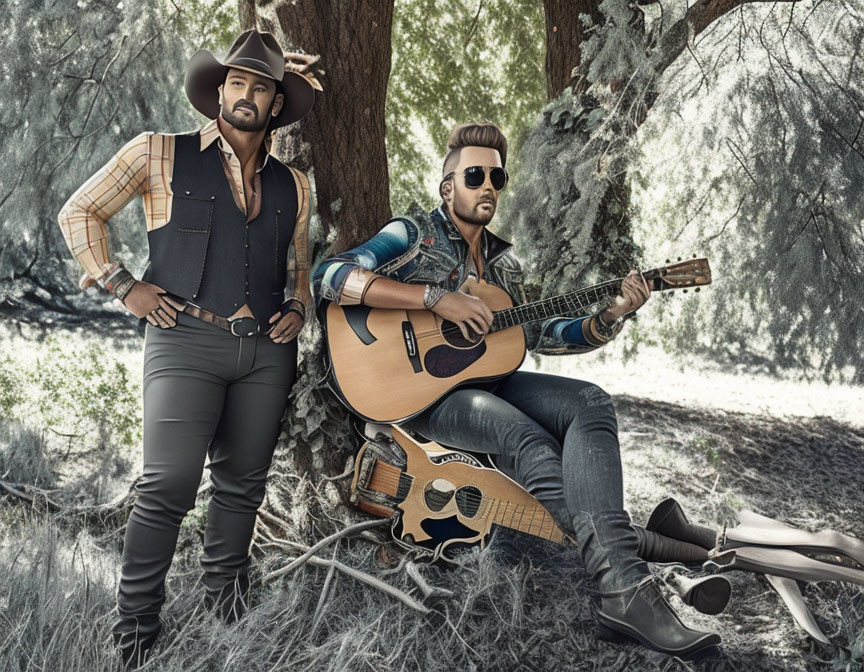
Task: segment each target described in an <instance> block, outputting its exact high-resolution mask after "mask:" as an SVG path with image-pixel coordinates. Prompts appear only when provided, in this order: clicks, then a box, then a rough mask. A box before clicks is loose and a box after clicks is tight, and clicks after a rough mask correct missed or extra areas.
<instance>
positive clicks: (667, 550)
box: [633, 525, 708, 563]
mask: <svg viewBox="0 0 864 672" xmlns="http://www.w3.org/2000/svg"><path fill="white" fill-rule="evenodd" d="M633 531H634V532H636V536H637V537H638V538H639V546H638V548H637V549H636V554H637V555H638V556H639V557H640V558H642V559H643V560H647V561H648V562H681V563H697V562H698V563H702V562H705V561H706V560H707V559H708V551H707V550H705V549H704V548H702V547H701V546H697V545H696V544H691V543H690V542H687V541H680V540H679V539H673V538H672V537H667V536H665V535H663V534H659V533H657V532H652V531H651V530H646V529H645V528H644V527H639V526H638V525H633Z"/></svg>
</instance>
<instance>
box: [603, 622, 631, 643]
mask: <svg viewBox="0 0 864 672" xmlns="http://www.w3.org/2000/svg"><path fill="white" fill-rule="evenodd" d="M597 638H598V639H602V640H605V641H607V642H619V643H620V642H629V641H632V639H631V638H630V637H628V636H627V635H625V634H624V633H623V632H619V631H618V630H613V629H612V628H610V627H609V626H608V625H606V624H605V623H601V622H598V623H597Z"/></svg>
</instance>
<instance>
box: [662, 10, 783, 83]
mask: <svg viewBox="0 0 864 672" xmlns="http://www.w3.org/2000/svg"><path fill="white" fill-rule="evenodd" d="M754 2H772V3H777V2H791V3H793V4H794V3H796V2H800V0H699V2H697V3H695V4H694V5H692V6H691V7H690V8H689V9H688V10H687V13H686V14H685V15H684V16H683V18H681V19H679V20H678V21H676V22H675V23H674V24H672V26H671V27H670V28H669V30H668V31H667V32H666V34H665V35H663V37H662V38H661V42H660V54H661V56H660V60H659V62H658V63H657V65H656V67H655V70H656V72H657V74H658V75H659V74H661V73H663V72H664V71H665V70H666V68H668V67H669V66H670V65H671V64H672V62H673V61H674V60H675V59H676V58H678V56H680V55H681V53H682V52H683V51H684V50H685V49H686V48H687V45H688V43H689V41H690V39H691V37H696V36H697V35H699V33H701V32H702V31H703V30H705V29H706V28H707V27H708V26H710V25H711V24H712V23H714V22H715V21H716V20H717V19H719V18H720V17H722V16H724V15H726V14H728V13H729V12H731V11H732V10H733V9H736V8H737V7H739V6H741V5H744V4H751V3H754Z"/></svg>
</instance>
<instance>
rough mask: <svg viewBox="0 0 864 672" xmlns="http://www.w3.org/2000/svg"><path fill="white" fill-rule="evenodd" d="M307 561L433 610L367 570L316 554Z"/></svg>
mask: <svg viewBox="0 0 864 672" xmlns="http://www.w3.org/2000/svg"><path fill="white" fill-rule="evenodd" d="M265 536H266V535H265ZM270 543H272V544H273V545H275V546H297V547H300V548H306V549H307V551H308V550H309V548H308V547H306V546H305V545H304V544H300V543H298V542H296V541H295V542H286V541H282V540H279V539H273V538H271V539H270ZM305 562H308V563H309V564H310V565H316V566H318V567H334V568H336V569H338V570H339V571H340V572H342V573H343V574H347V575H348V576H350V577H353V578H355V579H357V580H358V581H362V582H363V583H365V584H368V585H370V586H372V587H373V588H377V589H378V590H380V591H382V592H384V593H387V594H388V595H391V596H392V597H395V598H396V599H397V600H399V601H400V602H402V603H403V604H405V605H407V606H409V607H411V608H412V609H414V610H415V611H419V612H420V613H421V614H428V613H430V612H431V611H432V610H431V609H430V608H429V607H427V606H425V605H423V604H421V603H420V602H418V601H417V600H415V599H414V598H413V597H411V596H410V595H408V594H407V593H404V592H402V591H401V590H399V589H398V588H394V587H393V586H391V585H390V584H389V583H386V582H384V581H382V580H381V579H378V578H376V577H374V576H372V575H371V574H367V573H366V572H363V571H361V570H359V569H354V568H353V567H349V566H348V565H346V564H344V563H342V562H339V561H338V560H325V559H324V558H319V557H318V556H316V555H310V556H309V557H308V558H307V559H306V560H305ZM276 571H277V572H279V571H280V570H276ZM275 573H276V572H271V573H270V574H267V575H265V576H263V577H262V578H261V582H262V583H263V582H266V581H268V580H270V579H271V578H274V574H275Z"/></svg>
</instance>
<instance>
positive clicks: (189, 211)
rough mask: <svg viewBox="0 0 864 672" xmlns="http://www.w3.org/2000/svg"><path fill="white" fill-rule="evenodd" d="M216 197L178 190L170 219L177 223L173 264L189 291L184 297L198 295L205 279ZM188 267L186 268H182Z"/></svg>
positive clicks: (172, 252) (172, 253)
mask: <svg viewBox="0 0 864 672" xmlns="http://www.w3.org/2000/svg"><path fill="white" fill-rule="evenodd" d="M215 199H216V197H215V196H202V197H197V196H192V195H190V194H188V193H186V194H183V193H179V194H178V193H175V194H174V203H173V205H172V212H171V221H172V222H176V226H177V229H176V231H177V233H176V235H175V239H174V241H173V243H174V245H173V246H174V249H173V250H171V257H172V258H173V263H175V264H177V265H178V266H179V267H181V268H178V269H177V271H178V272H179V273H178V274H179V275H182V276H183V279H184V282H182V284H183V285H184V288H185V289H187V290H188V293H187V294H185V295H183V294H181V296H191V298H193V299H194V298H196V297H197V295H198V291H199V290H200V288H201V280H202V279H203V278H204V264H205V262H206V260H207V247H208V244H209V242H210V228H211V226H212V224H213V204H214V201H215ZM182 267H185V268H182Z"/></svg>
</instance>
